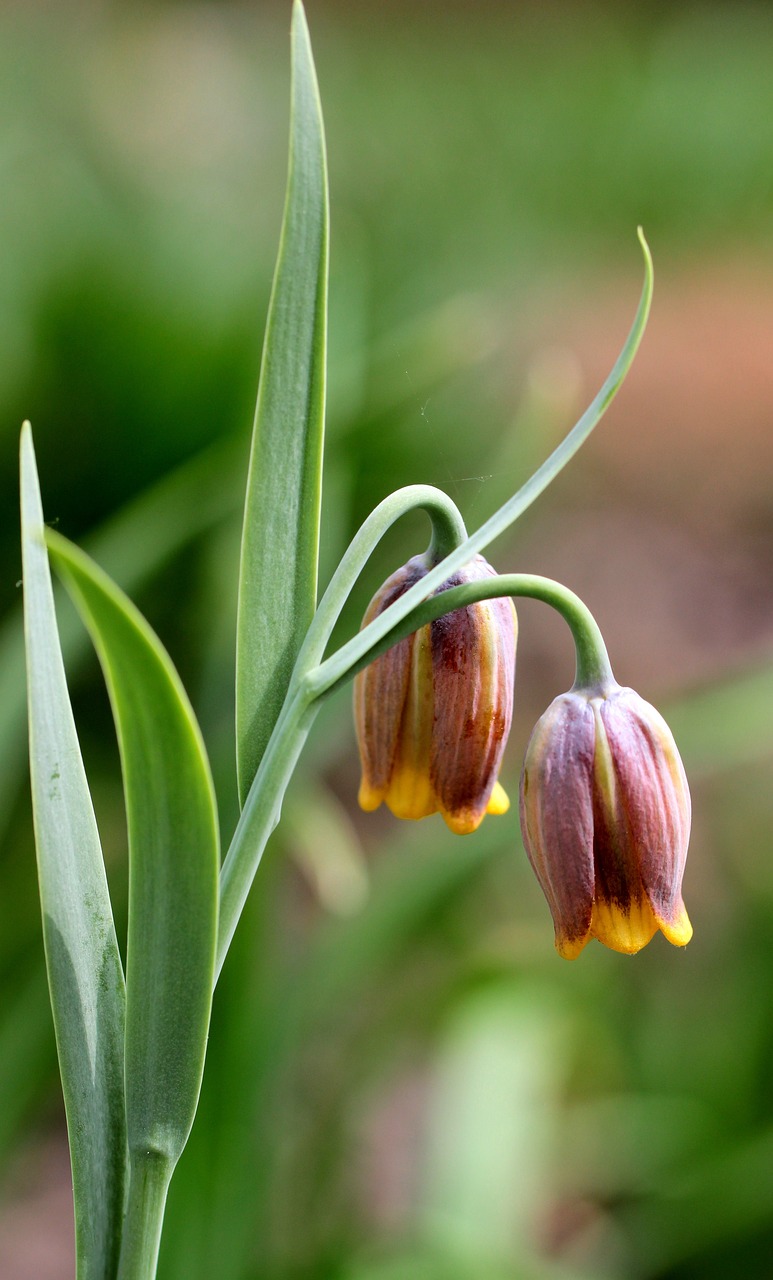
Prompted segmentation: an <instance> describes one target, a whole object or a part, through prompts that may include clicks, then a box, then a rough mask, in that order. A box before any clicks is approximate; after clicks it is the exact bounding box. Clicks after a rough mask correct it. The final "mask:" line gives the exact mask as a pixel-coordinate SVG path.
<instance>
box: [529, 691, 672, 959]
mask: <svg viewBox="0 0 773 1280" xmlns="http://www.w3.org/2000/svg"><path fill="white" fill-rule="evenodd" d="M521 828H522V831H523V839H524V844H525V845H526V850H527V853H528V855H529V860H530V862H531V864H532V866H533V868H534V870H535V872H536V874H537V879H538V880H539V882H540V885H541V886H542V890H543V892H544V894H545V897H546V898H547V900H548V905H549V906H550V910H551V913H552V915H553V923H554V925H555V931H556V947H557V949H558V951H559V953H560V954H561V955H562V956H564V957H565V958H566V959H567V960H573V959H574V958H575V957H576V956H578V955H579V953H580V952H581V951H582V949H583V947H584V946H585V944H586V942H587V941H588V939H589V938H598V940H599V942H603V943H604V945H605V946H607V947H611V948H612V949H613V950H614V951H622V952H625V953H626V954H628V955H633V954H634V953H635V952H637V951H640V950H641V948H642V947H645V946H646V945H647V943H648V942H649V941H650V939H651V938H652V936H653V935H654V934H655V932H656V931H657V930H658V929H660V930H661V932H662V933H663V934H664V935H665V936H666V938H667V939H668V941H669V942H672V943H674V945H675V946H678V947H683V946H685V945H686V943H688V942H689V941H690V938H691V937H692V925H691V924H690V921H689V919H688V916H687V912H686V910H685V906H684V902H683V901H682V875H683V873H684V865H685V859H686V857H687V844H688V840H689V835H690V792H689V789H688V786H687V779H686V777H685V772H684V768H683V767H682V761H681V759H680V758H679V752H678V751H677V749H676V744H675V742H674V739H673V737H672V735H671V731H670V729H669V728H668V725H667V724H666V722H665V720H663V718H662V716H661V715H659V713H658V712H657V711H656V710H655V708H654V707H651V706H650V705H649V703H647V702H645V701H644V699H643V698H640V697H639V695H638V694H637V693H634V691H633V689H623V688H620V686H619V685H617V684H614V683H612V684H610V685H608V686H605V687H603V688H601V689H588V690H583V689H573V690H572V691H571V692H570V693H566V694H563V695H562V696H561V697H559V698H556V699H555V701H554V702H553V703H552V704H551V706H550V707H548V710H547V711H546V712H545V714H544V715H543V716H542V718H541V720H540V721H539V722H538V724H537V726H536V728H535V729H534V732H533V734H532V736H531V740H530V742H529V746H528V749H527V752H526V760H525V762H524V767H523V774H522V778H521Z"/></svg>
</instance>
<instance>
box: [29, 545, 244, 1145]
mask: <svg viewBox="0 0 773 1280" xmlns="http://www.w3.org/2000/svg"><path fill="white" fill-rule="evenodd" d="M47 536H48V542H49V549H50V552H51V556H52V559H53V561H54V563H55V565H56V567H57V570H58V571H59V572H60V573H61V576H62V578H63V580H64V582H65V585H66V586H67V588H68V590H69V592H70V594H71V595H72V598H73V600H74V602H75V605H76V607H77V608H78V611H79V612H80V614H81V616H82V618H83V620H84V622H85V624H86V626H87V627H88V629H89V632H90V633H91V637H92V639H93V641H94V645H95V648H96V650H97V653H98V655H99V659H100V662H101V664H102V668H103V671H104V674H105V680H106V682H107V687H108V692H109V694H110V700H111V703H112V707H113V715H114V717H115V722H116V730H117V733H118V743H119V747H120V751H121V763H122V767H123V775H124V791H125V795H126V814H127V825H128V834H129V936H128V945H127V960H126V1123H127V1134H128V1142H129V1149H130V1152H132V1153H133V1154H134V1153H136V1152H140V1151H142V1152H147V1153H149V1154H150V1153H154V1154H155V1155H156V1156H161V1157H163V1158H165V1159H166V1160H167V1161H169V1162H170V1163H172V1164H173V1163H174V1162H175V1161H176V1160H177V1158H178V1157H179V1155H180V1152H181V1151H182V1149H183V1146H184V1145H185V1141H186V1139H187V1137H188V1133H189V1131H190V1127H191V1125H192V1123H193V1117H194V1115H195V1111H196V1104H197V1102H198V1096H199V1089H200V1087H201V1076H202V1072H203V1069H204V1054H205V1049H206V1041H207V1032H208V1028H209V1015H210V1006H211V1001H212V986H213V972H214V955H215V938H216V932H217V887H218V869H219V848H218V827H217V813H216V804H215V795H214V790H213V786H212V779H211V776H210V771H209V764H208V761H207V756H206V752H205V749H204V744H203V742H202V739H201V734H200V731H199V728H198V724H197V722H196V719H195V716H194V713H193V710H192V708H191V706H190V703H189V701H188V698H187V696H186V694H185V691H184V689H183V687H182V685H181V683H180V679H179V677H178V675H177V673H176V671H175V669H174V667H173V666H172V663H171V661H170V659H169V656H168V655H167V653H166V651H165V650H164V649H163V648H162V646H161V643H160V642H159V640H158V638H157V637H156V636H155V634H154V633H153V631H151V629H150V627H149V626H148V624H147V622H146V621H145V620H144V618H143V617H142V616H141V614H140V613H138V611H137V609H135V607H134V605H133V604H132V603H131V602H130V601H129V600H128V599H127V598H126V596H124V595H123V593H122V592H121V591H119V589H118V588H117V587H116V586H115V585H114V584H113V582H111V580H110V579H109V578H108V577H107V575H106V574H105V573H103V572H102V570H101V569H99V568H98V567H97V565H96V564H94V562H93V561H92V560H90V559H89V557H88V556H87V555H85V554H84V552H82V551H80V550H79V549H78V548H77V547H74V546H73V545H72V543H69V542H68V541H67V540H66V539H65V538H62V537H61V536H60V535H58V534H55V533H52V532H51V531H50V530H49V531H48V534H47Z"/></svg>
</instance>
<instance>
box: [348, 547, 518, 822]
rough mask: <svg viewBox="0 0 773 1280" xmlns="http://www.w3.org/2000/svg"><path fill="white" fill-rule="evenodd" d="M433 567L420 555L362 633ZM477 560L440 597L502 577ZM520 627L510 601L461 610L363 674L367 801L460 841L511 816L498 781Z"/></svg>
mask: <svg viewBox="0 0 773 1280" xmlns="http://www.w3.org/2000/svg"><path fill="white" fill-rule="evenodd" d="M431 568H432V563H431V561H430V560H429V559H428V558H427V557H426V556H425V555H421V556H414V557H413V559H412V560H409V561H408V563H407V564H406V565H405V566H404V567H403V568H402V569H398V571H397V573H394V574H392V576H391V578H389V579H388V580H387V581H386V582H385V583H384V585H383V587H382V588H381V590H380V591H378V592H377V594H376V595H375V596H374V597H373V599H372V600H371V602H370V605H369V606H368V609H367V612H366V614H365V617H364V619H363V626H365V625H367V623H369V622H371V621H372V620H373V619H374V618H376V617H378V615H379V614H380V613H383V611H384V610H385V609H386V608H388V606H389V605H390V604H392V603H393V601H395V600H397V599H398V597H399V596H401V595H403V594H404V593H405V592H406V591H407V590H408V589H409V587H412V586H413V584H414V583H415V582H418V581H419V579H420V578H423V577H424V576H425V574H427V573H428V572H429V570H430V569H431ZM493 574H494V570H493V569H492V568H491V566H490V565H489V564H488V563H487V562H486V561H485V560H484V559H483V557H482V556H476V557H475V559H474V560H473V561H472V562H471V563H470V564H469V565H467V566H466V567H465V568H464V569H462V570H460V571H459V572H458V573H455V574H454V575H453V576H452V577H450V578H449V579H448V581H447V582H445V583H444V584H443V586H442V587H441V588H440V590H441V591H446V590H447V589H448V588H449V587H456V586H459V585H461V584H462V583H466V582H473V581H476V580H478V579H480V578H487V577H489V576H493ZM516 637H517V621H516V615H515V609H514V607H513V603H512V601H511V600H509V599H501V600H487V601H481V602H479V603H477V604H472V605H469V606H467V607H466V608H462V609H457V610H455V611H454V612H453V613H450V614H447V615H446V616H445V617H443V618H439V619H438V620H437V621H436V622H432V623H430V624H429V625H428V626H426V627H422V628H421V629H420V630H419V631H416V632H414V634H413V635H410V636H408V637H407V638H406V639H405V640H401V641H400V642H399V643H398V644H396V645H394V646H393V647H392V648H391V649H389V650H387V652H386V653H384V654H382V655H381V657H379V658H376V659H375V661H374V662H372V663H371V664H370V666H368V667H366V668H365V669H364V670H363V671H361V672H360V673H359V675H358V676H357V678H356V680H355V684H354V715H355V722H356V727H357V739H358V743H359V748H360V759H361V763H362V783H361V786H360V792H359V801H360V804H361V806H362V808H363V809H366V810H372V809H377V808H378V807H379V805H380V804H381V803H382V801H383V802H384V803H385V804H386V805H387V807H388V808H389V809H391V811H392V813H393V814H394V815H395V817H398V818H424V817H426V816H427V815H428V814H431V813H436V812H438V811H439V812H440V813H441V814H442V815H443V817H444V819H445V821H446V822H447V823H448V826H449V827H451V829H452V830H453V831H456V832H458V833H459V834H464V833H466V832H469V831H474V830H475V829H476V828H477V827H478V826H479V825H480V823H481V822H482V821H483V818H484V816H485V814H486V813H505V812H506V811H507V809H508V808H509V804H510V802H509V800H508V798H507V796H506V794H505V792H504V790H503V788H502V786H501V785H500V784H499V782H498V781H497V775H498V773H499V768H500V765H501V762H502V754H503V752H504V749H505V743H506V742H507V735H508V733H509V732H510V721H511V717H512V707H513V681H514V678H515V646H516Z"/></svg>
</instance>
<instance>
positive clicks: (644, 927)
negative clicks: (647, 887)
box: [590, 898, 659, 956]
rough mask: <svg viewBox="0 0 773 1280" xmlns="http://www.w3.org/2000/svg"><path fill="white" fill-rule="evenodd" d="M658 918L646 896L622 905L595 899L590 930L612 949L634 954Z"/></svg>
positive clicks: (657, 923)
mask: <svg viewBox="0 0 773 1280" xmlns="http://www.w3.org/2000/svg"><path fill="white" fill-rule="evenodd" d="M658 925H659V921H658V920H656V919H655V914H654V912H653V910H652V907H651V906H650V904H649V902H648V901H647V899H646V898H642V899H640V900H639V901H634V902H630V903H628V904H627V905H626V907H622V906H621V905H619V904H618V903H616V902H604V901H602V900H600V899H597V900H596V901H595V902H594V904H593V915H592V916H591V926H590V928H591V933H592V934H593V937H594V938H598V940H599V942H601V943H603V944H604V946H605V947H609V948H610V949H611V950H612V951H620V952H622V954H623V955H626V956H635V955H636V953H637V951H641V949H642V947H646V945H647V943H648V942H650V941H651V939H652V938H653V936H654V935H655V933H656V932H657V929H658Z"/></svg>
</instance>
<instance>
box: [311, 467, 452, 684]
mask: <svg viewBox="0 0 773 1280" xmlns="http://www.w3.org/2000/svg"><path fill="white" fill-rule="evenodd" d="M415 510H421V511H426V513H427V515H428V516H429V518H430V520H431V521H432V540H431V542H430V544H429V547H428V548H427V552H426V554H427V558H428V559H429V560H430V561H431V563H432V564H433V565H435V564H439V563H440V561H441V560H444V559H445V557H446V556H447V555H450V553H451V552H452V551H453V550H454V549H455V548H456V547H458V546H459V545H460V544H461V543H462V542H464V540H465V538H466V537H467V530H466V529H465V527H464V521H463V520H462V517H461V515H460V513H459V510H458V508H457V507H456V505H455V504H454V503H453V502H452V501H451V499H450V498H449V497H448V495H447V494H445V493H443V491H442V489H435V488H434V487H433V486H432V485H428V484H412V485H407V486H406V487H405V488H403V489H398V490H397V491H396V492H395V493H391V494H390V495H389V497H388V498H384V500H383V502H380V503H379V504H378V506H377V507H376V508H375V510H373V511H371V513H370V515H369V516H368V518H367V520H365V522H364V523H363V524H362V526H361V527H360V529H359V530H358V531H357V533H356V534H355V536H354V538H353V539H352V541H351V542H350V544H349V546H348V547H347V549H346V551H345V553H344V556H343V559H342V560H341V563H340V564H339V566H338V568H337V569H336V571H335V573H334V574H333V577H332V578H331V580H330V585H329V586H328V588H327V591H326V592H325V594H324V596H323V597H322V599H321V601H320V603H319V606H318V608H317V611H316V613H315V615H314V619H313V621H312V623H311V626H310V627H309V630H308V632H307V634H306V639H305V640H304V642H303V645H302V647H301V650H300V653H299V655H298V660H297V662H296V665H295V671H296V673H302V672H304V671H309V670H311V669H312V668H313V667H316V666H317V664H318V663H319V662H321V661H322V655H323V654H324V652H325V648H326V646H327V643H328V641H329V639H330V636H331V634H332V632H333V628H334V626H335V624H336V622H337V621H338V619H339V617H340V614H341V610H342V609H343V607H344V604H345V603H346V600H347V599H348V597H349V594H350V592H351V590H352V588H353V586H354V584H355V583H356V581H357V579H358V578H359V576H360V574H361V573H362V570H363V569H364V568H365V565H366V564H367V562H368V560H369V559H370V557H371V555H372V554H373V551H374V550H375V548H376V546H377V545H378V543H379V542H380V541H381V539H382V538H383V537H384V534H385V533H387V531H388V530H389V529H391V527H392V525H393V524H395V523H396V521H398V520H399V519H400V518H401V517H402V516H404V515H407V514H408V512H409V511H415Z"/></svg>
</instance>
